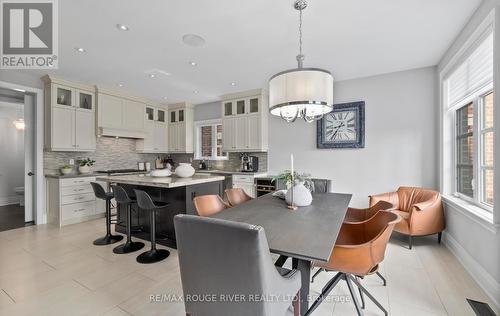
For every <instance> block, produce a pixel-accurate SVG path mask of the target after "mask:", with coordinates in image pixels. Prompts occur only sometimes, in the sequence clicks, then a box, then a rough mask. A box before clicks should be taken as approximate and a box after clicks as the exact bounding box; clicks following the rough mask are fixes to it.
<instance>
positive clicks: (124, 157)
mask: <svg viewBox="0 0 500 316" xmlns="http://www.w3.org/2000/svg"><path fill="white" fill-rule="evenodd" d="M135 142H136V141H135V140H134V139H127V138H114V137H99V138H97V143H96V150H95V152H56V151H45V152H44V154H43V156H44V173H45V174H58V173H59V168H61V167H62V166H63V165H66V164H69V160H70V159H74V160H75V163H76V161H77V160H78V159H81V158H86V157H90V158H92V159H93V160H95V161H96V162H95V165H94V167H93V169H94V170H95V171H96V170H106V169H129V168H131V169H136V168H137V163H138V162H151V166H154V161H155V159H156V158H157V157H158V156H161V157H162V158H163V157H166V156H167V155H165V154H141V153H138V152H136V150H135ZM249 155H253V156H257V157H259V171H266V170H267V153H262V152H259V153H249ZM169 156H170V157H171V158H172V159H173V160H174V162H175V163H179V162H190V161H191V160H192V158H193V155H192V154H171V155H169ZM198 163H199V161H198V160H194V161H193V166H194V167H195V168H198ZM210 166H211V168H212V169H221V170H227V171H235V170H238V169H239V168H240V154H239V153H229V159H228V160H217V161H211V162H210Z"/></svg>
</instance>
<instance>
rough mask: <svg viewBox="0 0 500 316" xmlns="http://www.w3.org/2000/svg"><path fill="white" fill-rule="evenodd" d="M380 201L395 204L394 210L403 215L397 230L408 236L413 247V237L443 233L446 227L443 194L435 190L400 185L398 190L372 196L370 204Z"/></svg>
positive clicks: (439, 238) (439, 237)
mask: <svg viewBox="0 0 500 316" xmlns="http://www.w3.org/2000/svg"><path fill="white" fill-rule="evenodd" d="M380 201H387V202H390V203H392V204H394V210H392V212H394V213H396V214H398V215H399V216H401V222H400V223H399V224H398V225H396V227H395V228H394V230H395V231H397V232H399V233H401V234H403V235H406V236H408V246H409V248H410V249H411V247H412V237H414V236H427V235H433V234H438V243H441V234H442V231H443V230H444V228H445V222H444V211H443V203H442V201H441V194H440V193H439V192H437V191H434V190H428V189H421V188H414V187H399V189H398V190H397V191H396V192H390V193H383V194H378V195H372V196H370V206H372V205H375V204H376V203H378V202H380Z"/></svg>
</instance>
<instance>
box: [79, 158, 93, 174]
mask: <svg viewBox="0 0 500 316" xmlns="http://www.w3.org/2000/svg"><path fill="white" fill-rule="evenodd" d="M94 163H95V160H92V159H90V158H83V159H80V160H78V171H79V172H80V173H90V171H91V167H92V166H93V165H94Z"/></svg>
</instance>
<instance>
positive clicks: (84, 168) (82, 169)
mask: <svg viewBox="0 0 500 316" xmlns="http://www.w3.org/2000/svg"><path fill="white" fill-rule="evenodd" d="M78 172H80V173H90V166H78Z"/></svg>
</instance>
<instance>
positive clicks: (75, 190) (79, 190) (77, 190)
mask: <svg viewBox="0 0 500 316" xmlns="http://www.w3.org/2000/svg"><path fill="white" fill-rule="evenodd" d="M73 191H74V192H81V191H85V189H74V190H73Z"/></svg>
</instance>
